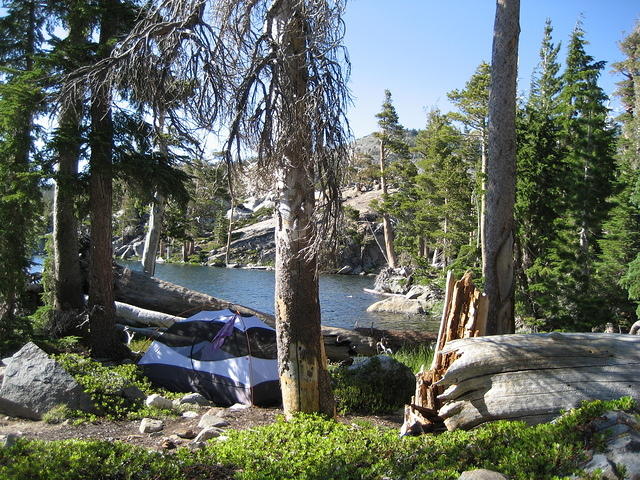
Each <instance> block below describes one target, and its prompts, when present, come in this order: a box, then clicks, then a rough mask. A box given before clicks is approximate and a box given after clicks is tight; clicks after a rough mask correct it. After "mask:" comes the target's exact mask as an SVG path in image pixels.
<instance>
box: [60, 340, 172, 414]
mask: <svg viewBox="0 0 640 480" xmlns="http://www.w3.org/2000/svg"><path fill="white" fill-rule="evenodd" d="M55 359H56V361H57V362H59V363H60V364H61V365H62V367H64V369H65V370H66V371H67V372H69V374H71V376H73V377H74V378H75V380H76V381H77V382H78V383H79V384H80V385H81V386H82V387H83V389H84V391H85V392H87V394H88V395H89V396H90V397H91V400H92V401H93V404H94V406H95V407H96V409H97V411H98V414H99V415H100V416H104V417H107V418H109V419H119V418H141V417H143V416H153V415H158V414H164V415H166V414H169V413H170V412H164V411H158V410H157V409H150V408H149V407H146V406H145V404H144V402H143V400H142V399H131V398H127V397H125V396H124V389H125V388H128V387H136V388H138V389H139V390H140V391H141V392H142V393H144V394H146V395H150V394H152V393H158V389H157V388H154V387H153V386H152V385H151V382H149V379H148V378H147V377H145V376H144V375H143V374H142V371H141V370H140V368H139V367H138V366H136V365H134V364H125V365H116V366H106V365H103V364H101V363H100V362H96V361H94V360H91V359H90V358H88V357H84V356H82V355H78V354H74V353H65V354H61V355H56V356H55ZM162 394H163V395H164V396H168V397H176V396H179V394H172V393H169V392H162ZM74 416H75V417H78V418H89V419H91V418H92V416H91V415H88V414H86V413H82V412H74Z"/></svg>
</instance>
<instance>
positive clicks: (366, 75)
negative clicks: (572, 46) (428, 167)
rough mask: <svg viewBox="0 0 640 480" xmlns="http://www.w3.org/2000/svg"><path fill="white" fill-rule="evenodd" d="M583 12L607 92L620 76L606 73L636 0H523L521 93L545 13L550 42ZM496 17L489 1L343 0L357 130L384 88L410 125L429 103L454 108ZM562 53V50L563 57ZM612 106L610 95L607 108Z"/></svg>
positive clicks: (365, 127)
mask: <svg viewBox="0 0 640 480" xmlns="http://www.w3.org/2000/svg"><path fill="white" fill-rule="evenodd" d="M580 14H582V15H583V28H584V30H585V33H586V35H585V38H586V40H587V41H588V42H589V45H588V46H587V53H588V54H590V55H591V56H592V57H594V59H595V60H605V61H607V67H606V68H605V70H604V71H603V74H602V76H601V80H600V86H602V87H603V88H604V90H605V92H606V93H607V94H608V95H610V96H612V95H611V94H612V93H613V91H614V90H615V83H616V82H617V81H618V80H620V79H619V77H617V76H615V75H613V74H611V73H610V72H611V67H610V64H611V63H612V62H616V61H619V60H621V59H622V55H621V53H620V50H619V49H618V42H619V41H620V40H622V39H623V38H624V37H625V36H626V34H628V33H629V32H631V31H632V30H633V27H634V25H635V22H636V21H637V20H638V19H640V2H639V1H638V0H521V12H520V29H521V32H520V48H519V67H518V68H519V72H518V92H519V93H521V94H522V93H526V92H527V91H528V89H529V84H530V81H531V74H532V72H533V69H534V67H535V65H536V64H537V62H538V52H539V50H540V42H541V40H542V33H543V29H544V22H545V19H546V18H550V19H551V20H552V23H553V26H554V34H553V35H554V41H555V42H556V43H558V42H561V43H562V45H563V47H564V46H565V45H567V44H568V39H569V35H570V33H571V31H572V30H573V28H574V27H575V25H576V21H577V20H578V18H579V17H580ZM494 15H495V1H492V0H450V1H446V0H348V2H347V9H346V15H345V23H346V37H345V43H346V46H347V48H348V51H349V56H350V59H351V68H352V70H351V81H350V88H351V91H352V95H353V97H354V99H353V100H354V105H353V106H352V107H351V109H350V112H349V121H350V124H351V128H352V130H353V132H354V135H355V136H356V137H361V136H363V135H367V134H369V133H371V132H373V131H375V130H376V129H377V123H376V118H375V114H376V113H377V112H379V111H380V106H381V104H382V100H383V95H384V90H385V89H389V90H390V91H391V94H392V96H393V101H394V105H395V107H396V110H397V112H398V115H399V117H400V122H401V123H402V124H403V125H404V126H405V127H407V128H423V127H424V124H425V121H426V111H427V110H429V109H431V108H433V107H437V108H440V109H441V110H443V111H449V110H451V109H452V106H451V105H450V103H449V102H448V100H447V95H446V94H447V92H448V91H450V90H452V89H454V88H463V87H464V84H465V82H466V81H467V80H468V79H469V77H470V76H471V75H472V74H473V72H474V71H475V69H476V67H477V66H478V64H479V63H480V62H481V61H482V60H485V61H487V62H490V61H491V42H492V34H493V20H494ZM564 58H565V50H564V48H563V49H562V50H561V52H560V60H561V62H562V63H564ZM617 105H618V104H617V101H616V100H615V99H613V98H612V103H611V107H612V108H617Z"/></svg>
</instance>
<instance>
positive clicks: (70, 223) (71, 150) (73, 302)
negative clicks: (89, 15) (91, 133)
mask: <svg viewBox="0 0 640 480" xmlns="http://www.w3.org/2000/svg"><path fill="white" fill-rule="evenodd" d="M86 28H87V27H86V25H85V22H84V16H82V15H78V14H77V12H76V13H75V14H73V15H70V18H69V40H70V43H71V45H84V44H86V40H87V39H86V35H87V33H86ZM72 60H73V61H74V63H75V64H76V65H79V64H81V60H80V59H79V58H77V56H76V57H75V58H73V59H72ZM82 111H83V105H82V94H77V96H76V98H74V99H73V100H69V101H67V102H66V103H63V105H62V107H61V111H60V116H59V122H58V123H59V130H60V138H58V140H57V153H58V174H57V176H56V186H55V190H54V199H53V277H54V309H55V311H56V312H62V311H69V310H81V309H83V308H84V292H83V284H82V276H81V275H80V261H79V249H78V219H77V216H76V212H75V197H76V194H75V192H76V189H77V187H78V161H79V159H80V148H81V145H82V131H81V125H80V123H81V119H82Z"/></svg>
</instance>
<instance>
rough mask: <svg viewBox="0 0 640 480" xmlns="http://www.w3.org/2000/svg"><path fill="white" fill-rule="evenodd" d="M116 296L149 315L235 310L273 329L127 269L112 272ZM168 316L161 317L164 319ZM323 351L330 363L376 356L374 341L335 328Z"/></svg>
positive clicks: (269, 320)
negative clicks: (349, 358) (149, 313)
mask: <svg viewBox="0 0 640 480" xmlns="http://www.w3.org/2000/svg"><path fill="white" fill-rule="evenodd" d="M114 277H115V289H114V293H115V297H116V300H117V301H118V302H119V303H120V304H121V305H122V304H127V305H129V306H134V307H138V308H139V309H145V310H146V311H147V312H151V313H152V314H160V315H161V314H167V316H172V315H173V316H175V317H177V318H184V317H187V316H190V315H193V314H195V313H197V312H199V311H201V310H226V309H229V310H234V311H237V312H239V313H243V314H248V315H255V316H256V317H258V318H259V319H261V320H262V321H263V322H265V323H266V324H267V325H270V326H272V327H275V318H274V317H273V315H270V314H268V313H265V312H261V311H259V310H255V309H253V308H250V307H246V306H244V305H238V304H236V303H232V302H229V301H227V300H222V299H219V298H216V297H212V296H211V295H207V294H204V293H201V292H197V291H195V290H190V289H188V288H185V287H182V286H180V285H176V284H173V283H171V282H166V281H164V280H159V279H157V278H154V277H149V276H147V275H144V274H142V273H139V272H135V271H132V270H130V269H128V268H122V267H117V268H116V269H114ZM167 316H165V317H163V318H165V319H166V318H167ZM137 318H138V322H137V323H140V324H142V325H147V326H149V325H151V323H145V322H144V320H145V318H149V317H148V316H145V315H138V317H137ZM322 336H323V339H324V345H325V352H326V354H327V358H328V359H329V360H331V361H334V362H338V361H342V360H344V359H346V358H348V357H350V356H353V355H375V354H376V341H375V340H374V339H373V338H371V337H368V336H366V335H362V334H360V333H358V332H355V331H352V330H346V329H344V328H337V327H328V326H323V327H322Z"/></svg>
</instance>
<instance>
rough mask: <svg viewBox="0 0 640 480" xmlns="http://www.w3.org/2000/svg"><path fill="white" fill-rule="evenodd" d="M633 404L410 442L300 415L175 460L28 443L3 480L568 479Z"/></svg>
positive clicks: (4, 452) (13, 455) (2, 454)
mask: <svg viewBox="0 0 640 480" xmlns="http://www.w3.org/2000/svg"><path fill="white" fill-rule="evenodd" d="M634 406H635V404H634V402H633V400H632V399H630V398H628V397H627V398H623V399H620V400H616V401H610V402H602V401H596V402H591V403H588V404H584V405H583V406H582V407H581V408H579V409H575V410H572V411H571V412H569V413H567V414H566V415H564V416H562V417H561V418H560V419H558V420H557V421H556V422H554V423H547V424H542V425H538V426H535V427H528V426H526V425H525V424H523V423H521V422H505V421H500V422H495V423H491V424H488V425H486V426H483V427H479V428H476V429H474V430H472V431H469V432H466V431H461V430H459V431H455V432H445V433H443V434H441V435H423V436H421V437H410V438H399V437H398V431H397V429H388V428H377V427H373V426H371V425H364V424H362V423H361V424H359V425H355V424H350V425H347V424H344V423H339V422H335V421H333V420H328V419H325V418H323V417H320V416H317V415H298V416H296V417H294V418H293V419H292V420H291V421H285V420H284V419H283V418H279V419H278V420H277V421H276V422H275V423H274V424H272V425H267V426H264V427H259V428H255V429H251V430H243V431H229V432H228V439H227V440H226V441H218V440H213V441H211V442H209V443H208V445H207V447H206V448H205V449H203V450H201V451H199V452H195V453H192V452H190V451H189V450H188V449H180V450H178V451H177V452H176V453H175V454H171V455H162V454H159V453H153V452H149V451H147V450H145V449H143V448H138V447H133V446H128V445H126V444H123V443H120V442H96V441H76V440H74V441H68V440H67V441H58V442H50V443H46V442H41V441H27V440H23V439H20V440H18V442H17V443H16V444H15V445H14V446H13V447H10V448H0V478H1V479H3V480H24V479H30V480H86V479H92V480H143V479H154V480H206V479H212V478H218V479H222V478H227V479H230V478H235V479H237V480H258V479H270V480H285V479H291V480H293V479H296V480H298V479H299V480H330V479H336V480H356V479H358V480H379V479H380V478H384V477H387V478H395V479H401V478H402V479H423V478H424V479H426V478H428V479H435V480H438V479H442V480H444V479H446V480H449V479H451V480H454V479H457V478H458V477H459V476H460V473H461V472H463V471H465V470H471V469H476V468H486V469H490V470H494V471H498V472H501V473H502V474H504V475H505V476H507V477H508V478H510V479H512V480H529V479H536V480H546V479H548V480H552V479H562V478H569V477H570V476H571V475H580V473H581V472H580V471H579V470H578V465H580V463H581V462H582V461H583V460H584V459H585V458H584V457H585V453H584V452H585V450H586V449H589V448H592V447H593V446H594V445H596V446H597V445H598V443H597V440H598V438H596V437H592V436H591V435H592V433H591V430H590V429H588V428H585V427H584V426H585V425H586V424H587V423H588V422H589V421H591V420H592V419H594V418H596V417H598V416H600V415H602V414H603V413H604V412H606V411H607V410H612V409H623V410H629V409H632V408H634ZM220 464H222V465H223V466H220ZM224 467H226V468H224ZM231 473H233V477H231ZM574 478H575V477H574ZM581 478H596V477H595V476H588V477H584V476H581Z"/></svg>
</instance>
